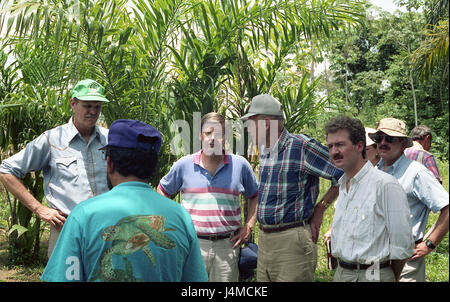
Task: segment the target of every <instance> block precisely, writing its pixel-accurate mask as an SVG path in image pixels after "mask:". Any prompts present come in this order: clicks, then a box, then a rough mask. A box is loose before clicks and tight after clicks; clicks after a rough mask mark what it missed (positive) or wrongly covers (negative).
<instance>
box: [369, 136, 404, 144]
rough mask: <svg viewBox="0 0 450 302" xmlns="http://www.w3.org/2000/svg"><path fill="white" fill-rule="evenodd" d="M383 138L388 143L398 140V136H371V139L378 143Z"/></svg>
mask: <svg viewBox="0 0 450 302" xmlns="http://www.w3.org/2000/svg"><path fill="white" fill-rule="evenodd" d="M383 139H384V140H385V141H386V143H389V144H391V143H393V142H396V141H398V137H394V136H389V135H382V134H375V135H374V137H373V141H374V142H375V143H376V144H380V143H381V142H382V141H383Z"/></svg>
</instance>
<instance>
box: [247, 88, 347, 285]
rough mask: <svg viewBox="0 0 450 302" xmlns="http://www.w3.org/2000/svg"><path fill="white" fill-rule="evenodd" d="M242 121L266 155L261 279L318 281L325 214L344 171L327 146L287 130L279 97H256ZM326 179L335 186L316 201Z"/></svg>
mask: <svg viewBox="0 0 450 302" xmlns="http://www.w3.org/2000/svg"><path fill="white" fill-rule="evenodd" d="M241 120H243V121H245V125H246V126H247V130H248V132H249V134H250V136H251V138H252V140H253V142H254V143H256V144H257V145H258V147H259V153H260V169H259V170H260V172H259V186H258V208H257V221H258V222H259V228H260V232H259V237H258V262H257V281H259V282H261V281H271V282H276V281H284V282H285V281H287V282H289V281H290V282H300V281H313V279H314V271H315V268H316V265H317V246H316V242H317V238H318V235H319V231H320V226H321V224H322V218H323V214H324V211H325V210H326V208H327V207H328V206H329V205H330V204H331V203H332V202H333V201H334V200H335V199H336V197H337V195H338V193H339V188H338V186H337V185H338V183H337V181H338V179H339V178H340V177H341V176H342V175H343V171H342V170H340V169H338V168H336V166H335V165H333V164H332V162H331V159H330V156H329V153H328V149H327V148H326V147H325V146H323V145H321V144H320V143H319V142H317V141H316V140H314V139H312V138H310V137H308V136H306V135H303V134H299V135H296V134H291V133H289V132H288V131H287V129H286V128H285V127H284V122H283V120H284V114H283V106H282V104H281V103H280V102H279V101H278V100H276V99H275V98H274V97H272V96H270V95H268V94H261V95H257V96H255V97H254V98H253V99H252V102H251V105H250V108H249V110H248V113H247V114H246V115H244V116H243V117H242V118H241ZM320 177H322V178H325V179H328V180H332V184H333V186H332V187H331V188H330V189H329V191H328V192H327V193H326V194H325V196H324V197H323V199H322V200H321V201H320V202H318V203H317V204H315V203H316V200H317V197H318V194H317V193H318V192H319V178H320Z"/></svg>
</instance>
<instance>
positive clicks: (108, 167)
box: [106, 156, 114, 173]
mask: <svg viewBox="0 0 450 302" xmlns="http://www.w3.org/2000/svg"><path fill="white" fill-rule="evenodd" d="M106 171H107V172H108V173H113V172H114V163H113V162H112V160H111V157H109V156H107V157H106Z"/></svg>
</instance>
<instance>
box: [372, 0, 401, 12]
mask: <svg viewBox="0 0 450 302" xmlns="http://www.w3.org/2000/svg"><path fill="white" fill-rule="evenodd" d="M370 2H371V3H372V4H373V5H376V6H378V7H381V8H382V9H383V10H385V11H388V12H389V13H391V14H392V13H394V12H395V10H396V9H398V10H400V11H406V10H405V9H404V8H403V7H400V8H399V7H398V6H397V5H395V4H394V1H393V0H370Z"/></svg>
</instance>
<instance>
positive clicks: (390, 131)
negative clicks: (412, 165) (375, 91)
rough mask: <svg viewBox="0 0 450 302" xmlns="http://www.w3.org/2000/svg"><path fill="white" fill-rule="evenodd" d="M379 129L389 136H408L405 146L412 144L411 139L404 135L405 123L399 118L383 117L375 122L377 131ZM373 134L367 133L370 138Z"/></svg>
mask: <svg viewBox="0 0 450 302" xmlns="http://www.w3.org/2000/svg"><path fill="white" fill-rule="evenodd" d="M379 131H381V132H384V133H386V134H387V135H389V136H394V137H406V138H408V143H407V144H406V148H409V147H412V145H413V143H412V139H411V138H410V137H409V136H408V135H406V124H405V122H403V121H401V120H398V119H396V118H392V117H387V118H384V119H382V120H380V121H379V122H378V123H377V132H379ZM374 136H375V133H369V137H370V138H371V139H372V140H373V138H374Z"/></svg>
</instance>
